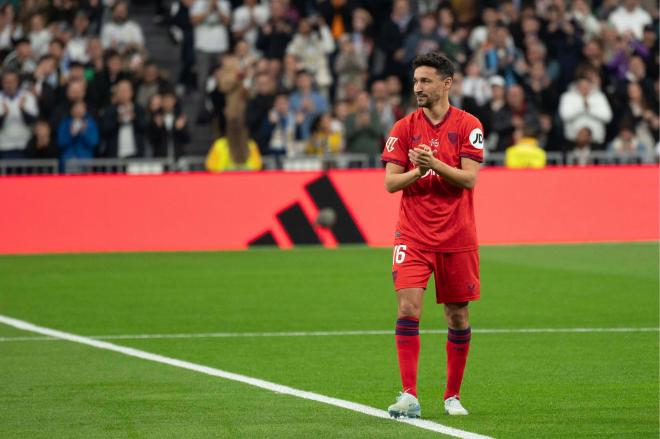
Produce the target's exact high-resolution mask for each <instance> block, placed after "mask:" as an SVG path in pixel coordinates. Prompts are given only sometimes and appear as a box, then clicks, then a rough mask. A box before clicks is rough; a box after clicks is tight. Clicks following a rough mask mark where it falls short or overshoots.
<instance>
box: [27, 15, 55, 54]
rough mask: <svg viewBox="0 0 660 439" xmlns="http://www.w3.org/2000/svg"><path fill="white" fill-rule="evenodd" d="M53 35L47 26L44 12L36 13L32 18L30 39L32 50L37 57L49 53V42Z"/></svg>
mask: <svg viewBox="0 0 660 439" xmlns="http://www.w3.org/2000/svg"><path fill="white" fill-rule="evenodd" d="M52 38H53V35H52V34H51V33H50V31H49V30H48V29H47V28H46V19H45V17H44V16H43V15H42V14H35V15H33V16H32V18H31V19H30V32H29V33H28V39H29V40H30V44H31V45H32V51H33V53H34V56H35V57H36V58H40V57H41V56H43V55H45V54H46V53H48V43H50V40H51V39H52Z"/></svg>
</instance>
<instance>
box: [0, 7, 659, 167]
mask: <svg viewBox="0 0 660 439" xmlns="http://www.w3.org/2000/svg"><path fill="white" fill-rule="evenodd" d="M155 7H156V12H157V15H156V16H155V20H157V21H158V22H161V23H163V24H165V25H167V26H168V27H169V28H170V29H171V34H172V36H173V37H174V40H175V41H176V44H177V45H178V47H176V50H177V51H178V52H177V53H178V56H179V57H180V63H179V66H180V70H179V71H178V72H176V73H175V74H173V75H172V74H169V72H167V71H166V70H165V69H164V68H163V67H162V66H159V65H157V64H156V63H154V62H153V60H151V59H150V56H149V53H148V51H147V49H146V45H145V38H149V36H148V35H145V34H144V32H143V30H142V28H141V26H140V25H139V24H138V23H137V22H136V21H134V20H132V19H131V18H130V17H131V16H130V14H129V4H128V2H126V1H125V0H114V1H112V0H79V1H78V0H51V1H47V0H25V1H16V0H14V1H5V2H4V3H2V6H1V7H0V59H1V60H2V61H1V63H0V64H1V67H2V84H1V85H2V93H1V94H0V159H3V160H4V159H16V158H59V159H60V160H61V163H62V169H64V163H65V161H66V160H67V159H70V158H91V157H110V158H131V157H166V158H172V159H175V158H178V157H180V156H182V155H185V154H186V151H187V148H188V147H189V143H190V140H191V135H190V133H191V130H193V129H199V128H197V126H199V125H201V126H206V127H208V128H206V129H210V130H213V133H214V136H215V138H217V139H218V140H217V141H216V142H215V143H214V144H213V145H212V146H211V148H210V150H209V155H208V158H207V168H208V169H212V170H224V169H235V168H248V169H250V168H252V169H255V168H259V167H260V166H261V157H262V156H274V157H277V158H281V157H284V156H299V155H327V154H337V153H341V152H350V153H364V154H368V155H369V156H370V157H376V156H377V155H378V154H379V153H380V151H381V149H382V145H383V142H384V139H386V138H387V135H388V132H389V129H390V128H391V126H392V124H393V123H394V122H395V121H396V120H398V119H399V118H400V117H402V116H403V115H405V114H407V113H408V112H409V111H411V110H413V109H414V108H415V105H414V100H413V99H411V98H412V96H411V92H412V87H411V85H410V84H411V73H412V72H411V69H410V65H411V61H412V59H413V58H414V57H415V56H416V55H419V54H422V53H426V52H429V51H434V50H440V51H442V52H444V53H446V54H447V55H448V56H450V57H451V58H452V59H453V60H454V61H455V62H456V65H457V66H458V69H457V72H456V75H455V78H454V85H453V88H452V91H451V102H452V104H453V105H455V106H458V107H460V108H463V109H465V110H467V111H469V112H471V113H473V114H474V115H476V116H477V117H478V118H479V119H480V120H481V121H482V123H483V125H484V129H485V132H486V137H487V141H486V145H487V149H488V150H489V151H491V152H504V151H505V150H507V149H509V151H510V152H516V151H520V150H522V151H531V152H532V154H535V153H539V154H541V155H542V154H543V151H559V152H562V153H564V154H566V153H569V152H572V153H573V155H574V156H576V157H578V162H579V163H583V164H586V163H589V162H590V160H591V159H590V156H591V154H592V152H593V151H598V150H607V151H613V152H615V153H616V154H621V155H626V154H631V155H636V156H637V155H640V154H646V155H647V156H649V157H653V158H655V159H657V155H658V144H659V143H658V142H659V136H660V119H659V117H658V105H659V102H658V96H659V92H660V87H659V81H658V69H659V65H658V5H657V2H655V1H640V0H622V1H616V0H601V1H598V0H594V1H591V2H590V1H589V0H573V1H570V0H539V1H525V0H516V1H497V2H496V1H476V0H466V1H441V0H270V1H267V0H262V1H258V0H244V1H229V0H180V1H175V2H173V3H172V4H171V5H170V4H167V2H163V1H162V0H157V1H155ZM173 44H174V43H173ZM172 49H173V50H174V49H175V48H174V46H173V48H172ZM186 101H187V102H188V103H194V104H195V108H197V111H196V112H195V114H185V113H184V111H183V107H184V105H183V103H185V102H186ZM209 146H210V145H209ZM543 162H544V160H540V162H539V165H542V164H543ZM375 163H376V162H375V161H374V164H375ZM511 165H512V166H516V165H515V158H514V159H512V161H511Z"/></svg>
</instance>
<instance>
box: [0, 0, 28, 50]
mask: <svg viewBox="0 0 660 439" xmlns="http://www.w3.org/2000/svg"><path fill="white" fill-rule="evenodd" d="M22 36H23V27H22V26H21V25H20V23H18V21H17V20H16V10H15V9H14V5H12V4H11V3H5V4H4V5H2V6H0V53H2V54H3V55H4V54H7V53H8V52H10V51H11V47H12V41H13V40H18V39H20V38H21V37H22Z"/></svg>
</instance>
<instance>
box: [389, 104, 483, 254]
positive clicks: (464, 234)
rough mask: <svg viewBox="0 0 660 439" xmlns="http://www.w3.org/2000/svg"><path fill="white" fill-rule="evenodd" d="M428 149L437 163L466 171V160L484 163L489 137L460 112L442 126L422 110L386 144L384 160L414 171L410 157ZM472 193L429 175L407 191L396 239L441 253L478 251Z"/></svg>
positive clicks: (396, 128)
mask: <svg viewBox="0 0 660 439" xmlns="http://www.w3.org/2000/svg"><path fill="white" fill-rule="evenodd" d="M421 144H424V145H428V146H430V147H431V150H432V151H433V155H434V156H435V158H437V159H440V160H442V161H443V162H445V163H446V164H448V165H449V166H453V167H455V168H460V167H461V157H467V158H470V159H472V160H475V161H478V162H481V161H482V160H483V148H484V137H483V128H482V126H481V123H480V122H479V119H477V118H476V117H474V116H473V115H471V114H470V113H467V112H465V111H463V110H461V109H458V108H456V107H452V106H450V107H449V110H448V111H447V114H446V115H445V117H444V119H443V120H442V121H440V123H438V124H437V125H433V123H432V122H431V120H430V119H429V118H428V117H427V116H426V114H424V111H423V110H422V109H421V108H420V109H418V110H417V111H415V112H414V113H412V114H409V115H408V116H406V117H404V118H403V119H401V120H399V121H398V122H397V123H396V124H394V127H393V128H392V131H391V132H390V137H389V138H388V139H387V142H386V144H385V149H384V150H383V154H382V160H383V161H384V162H392V163H395V164H397V165H399V166H403V167H404V168H405V170H406V171H409V170H411V169H413V168H414V165H413V164H412V163H411V162H410V160H409V159H408V151H409V150H410V149H414V148H415V147H417V146H418V145H421ZM472 194H473V191H472V190H471V189H463V188H460V187H457V186H453V185H452V184H450V183H448V182H447V181H445V180H444V179H443V178H441V177H439V176H438V175H437V174H435V172H433V171H429V172H428V173H427V174H426V175H424V176H423V177H422V178H420V179H419V180H417V181H416V182H415V183H413V184H411V185H410V186H408V187H406V188H405V189H403V196H402V197H401V208H400V209H399V221H398V223H397V228H396V233H395V237H396V239H397V241H398V242H410V243H411V244H412V245H413V246H416V247H418V248H421V249H426V250H431V251H436V252H458V251H467V250H476V249H477V248H478V244H477V228H476V225H475V221H474V204H473V199H472Z"/></svg>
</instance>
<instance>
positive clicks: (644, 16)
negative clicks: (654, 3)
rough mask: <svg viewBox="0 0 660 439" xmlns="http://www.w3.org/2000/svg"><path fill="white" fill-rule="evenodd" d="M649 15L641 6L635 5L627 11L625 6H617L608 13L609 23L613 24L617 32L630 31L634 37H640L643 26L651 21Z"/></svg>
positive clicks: (642, 32) (639, 38)
mask: <svg viewBox="0 0 660 439" xmlns="http://www.w3.org/2000/svg"><path fill="white" fill-rule="evenodd" d="M652 21H653V20H652V19H651V15H649V13H648V12H646V11H645V10H644V9H643V8H642V7H640V6H636V7H635V9H633V10H632V11H629V10H628V9H626V7H625V6H619V7H618V8H616V10H615V11H614V12H612V14H610V23H612V25H614V27H615V28H616V30H617V31H618V32H619V34H624V33H626V32H632V33H633V35H634V36H635V38H637V39H638V40H641V39H642V35H643V34H644V26H646V25H647V24H651V23H652Z"/></svg>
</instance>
